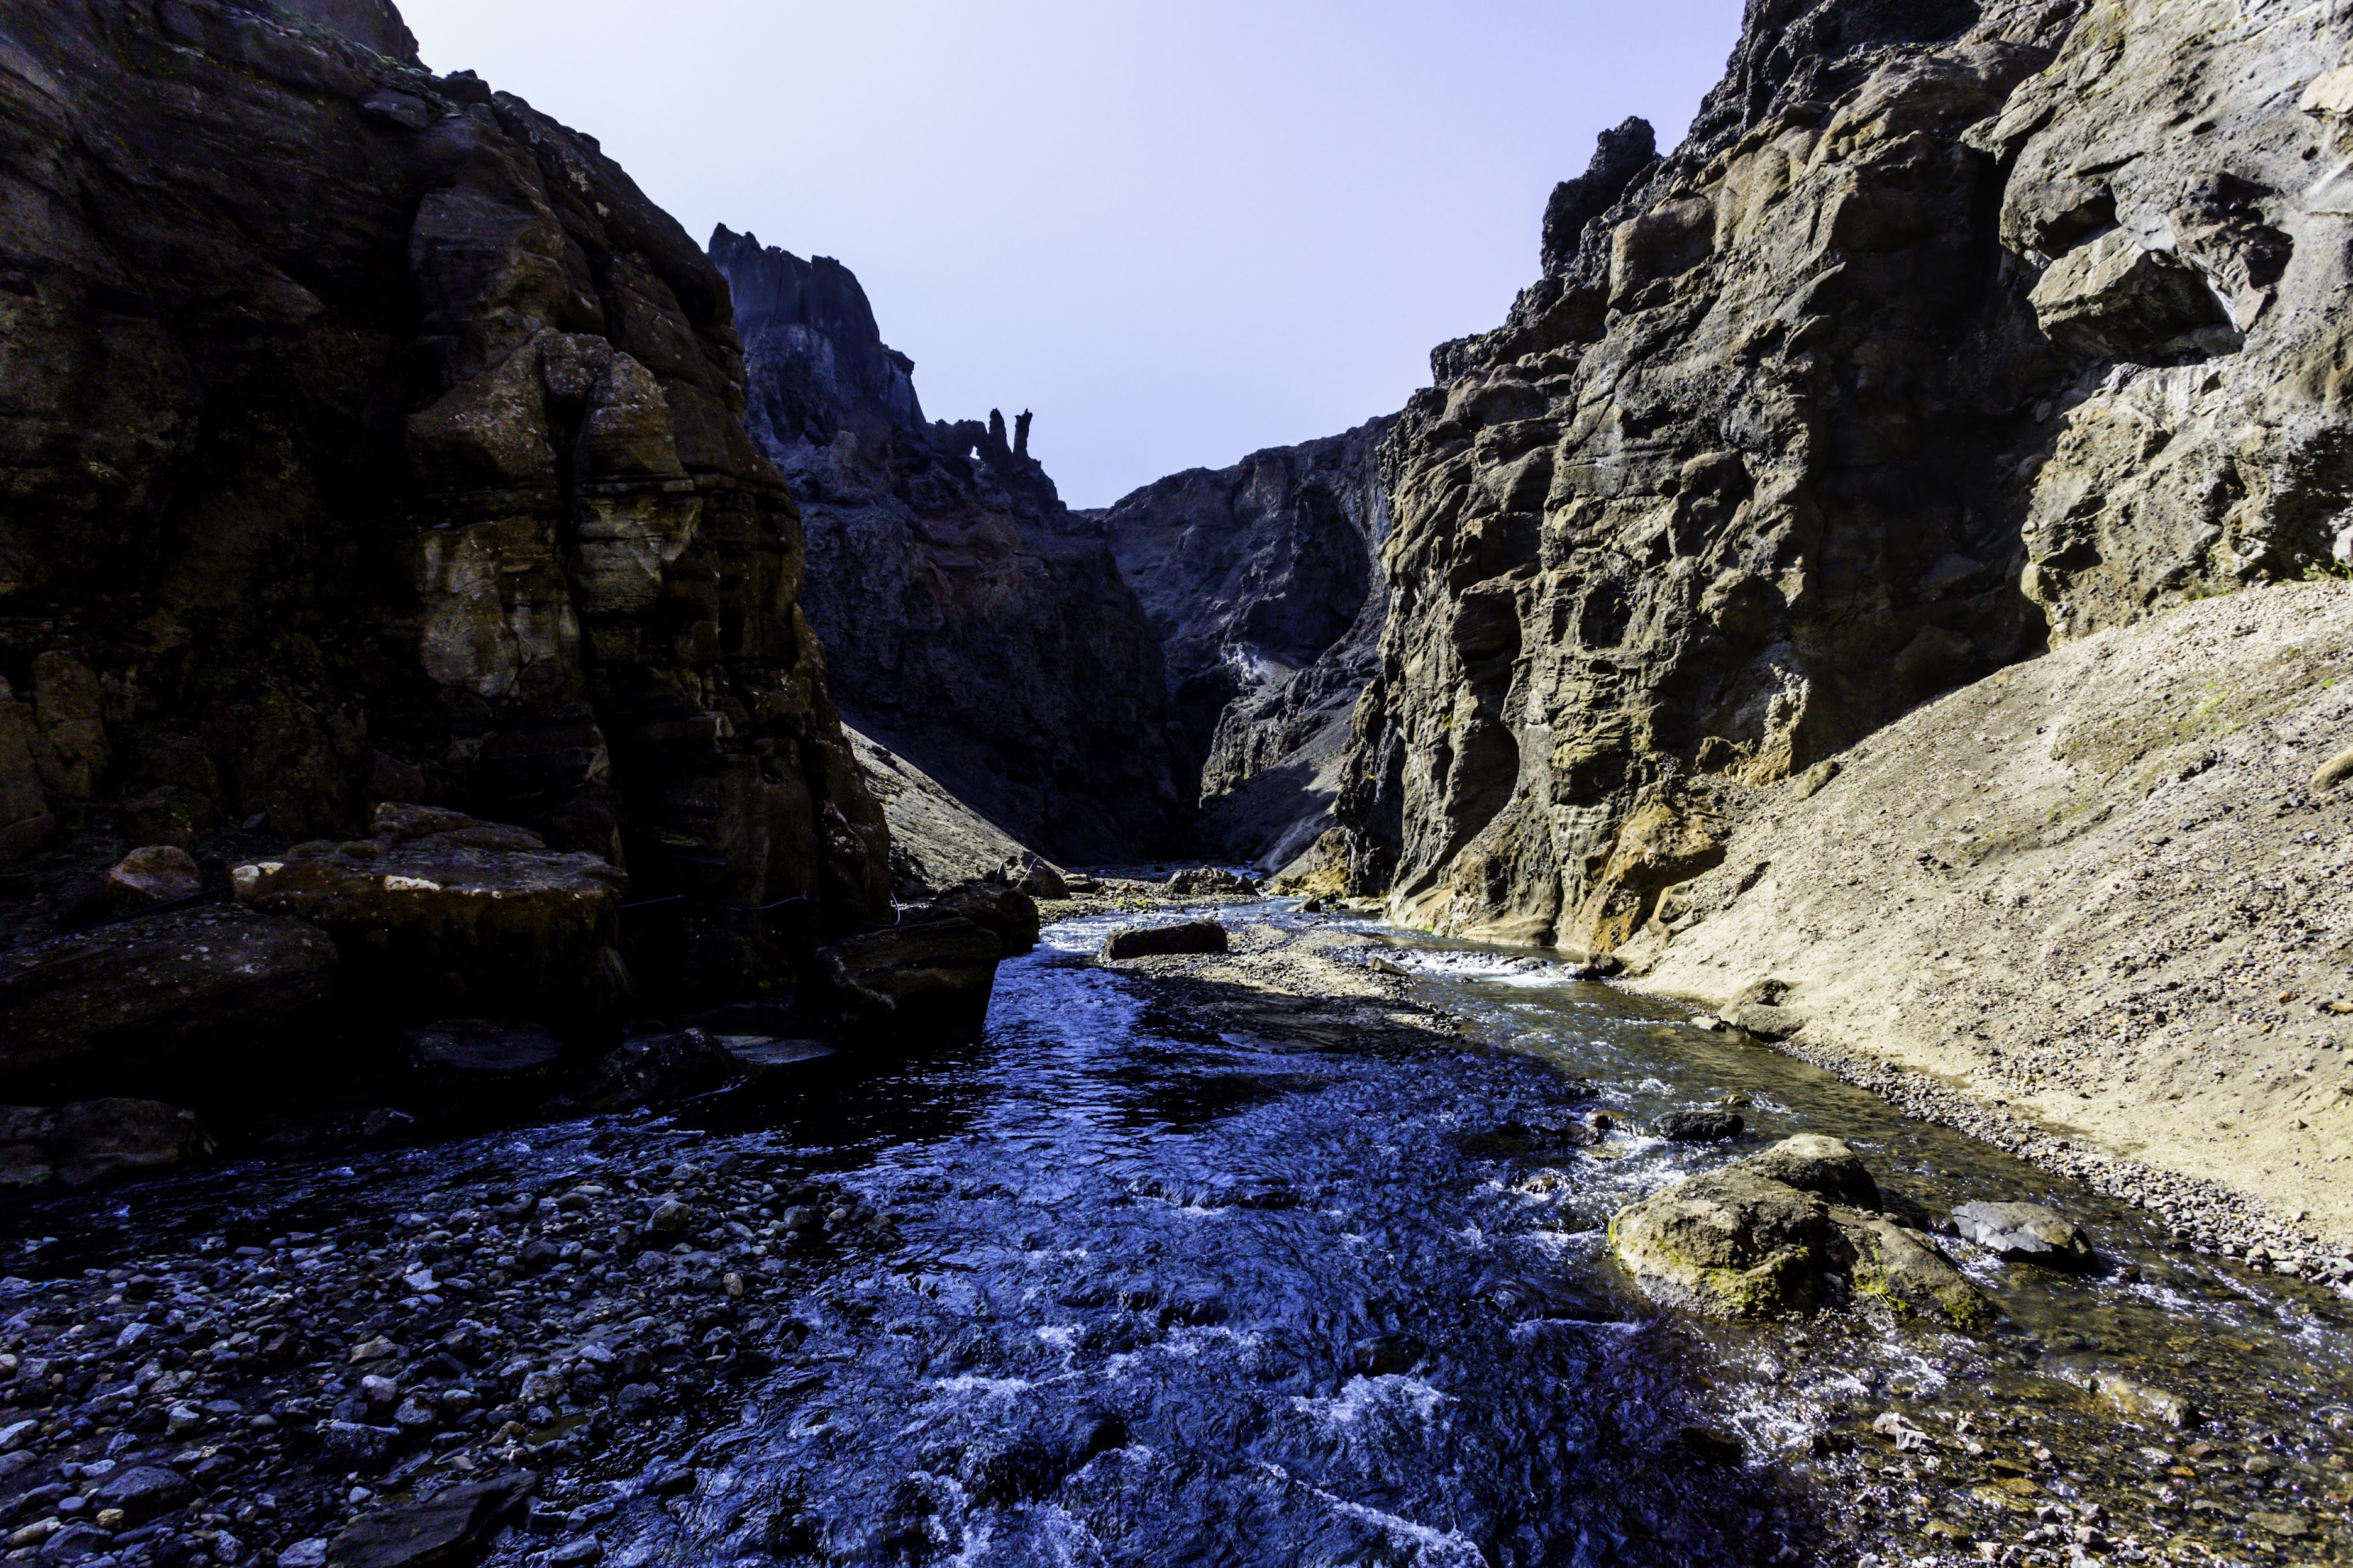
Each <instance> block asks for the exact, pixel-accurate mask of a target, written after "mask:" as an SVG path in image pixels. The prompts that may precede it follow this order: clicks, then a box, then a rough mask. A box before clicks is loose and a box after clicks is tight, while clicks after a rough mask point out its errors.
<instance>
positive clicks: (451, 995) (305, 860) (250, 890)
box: [230, 805, 630, 1019]
mask: <svg viewBox="0 0 2353 1568" xmlns="http://www.w3.org/2000/svg"><path fill="white" fill-rule="evenodd" d="M375 827H376V835H375V837H374V838H371V839H365V840H357V841H353V842H349V843H343V844H336V843H332V842H325V841H322V842H316V843H311V844H302V845H297V846H296V847H294V848H292V849H290V850H288V851H287V852H286V857H285V858H284V859H282V860H275V859H273V860H262V861H258V862H255V863H253V864H250V865H245V866H239V867H237V868H235V869H234V870H233V871H232V872H231V873H230V877H231V881H232V883H233V885H234V887H235V889H236V891H237V899H238V901H240V902H241V903H244V904H246V905H248V906H249V907H251V908H253V909H256V910H264V911H267V912H269V913H272V914H284V915H295V916H299V917H300V918H301V919H302V920H305V921H310V922H311V924H313V925H316V926H318V927H319V928H321V929H322V930H323V931H327V932H328V933H329V934H330V935H332V937H333V938H334V939H335V944H336V948H337V950H338V951H339V952H341V953H342V954H343V979H342V984H341V989H342V991H343V994H344V995H345V996H346V997H347V998H348V999H350V1000H352V1001H353V1002H355V1003H357V1004H359V1005H364V1006H367V1007H369V1008H371V1009H375V1010H377V1011H379V1012H382V1013H385V1014H386V1015H388V1016H395V1017H397V1016H400V1015H402V1014H404V1013H405V1014H407V1015H409V1016H419V1015H422V1016H427V1017H429V1016H433V1015H434V1014H435V1013H442V1012H449V1011H455V1010H458V1009H460V1008H484V1009H491V1010H498V1009H513V1010H516V1011H519V1012H524V1013H533V1014H538V1015H540V1016H552V1017H559V1018H568V1019H594V1018H596V1017H599V1016H603V1015H605V1014H607V1013H609V1012H610V1011H611V1010H612V1009H613V1008H614V1007H615V1006H616V1005H617V1004H618V1003H619V1002H621V1001H622V1000H624V999H625V998H626V997H627V996H628V993H629V990H630V982H629V975H628V969H627V967H626V966H625V965H624V964H623V963H622V961H621V958H620V953H619V951H618V949H617V947H616V945H615V943H616V942H617V940H618V931H617V913H618V910H619V909H620V904H621V893H622V890H623V889H625V888H626V887H628V878H627V877H626V876H624V875H623V874H622V873H621V872H620V871H618V870H617V869H616V868H614V867H612V866H611V865H609V864H607V862H606V861H605V860H604V859H603V858H600V857H598V856H596V855H591V854H586V853H579V852H575V853H573V854H568V855H566V854H557V853H555V852H554V851H552V850H550V849H549V848H548V847H547V846H546V845H545V843H543V841H542V840H541V839H540V838H539V837H538V836H537V835H536V834H533V833H532V832H530V831H528V830H527V829H523V828H519V827H512V826H501V825H499V824H493V823H482V822H476V821H474V820H472V819H471V818H470V817H466V816H460V815H459V814H457V813H455V812H448V811H434V810H431V809H428V808H420V807H416V806H405V805H385V806H383V807H380V808H379V809H378V810H377V813H376V821H375Z"/></svg>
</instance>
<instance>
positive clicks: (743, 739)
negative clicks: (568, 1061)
mask: <svg viewBox="0 0 2353 1568" xmlns="http://www.w3.org/2000/svg"><path fill="white" fill-rule="evenodd" d="M0 139H5V157H0V289H5V294H0V299H5V306H0V353H5V363H6V364H7V367H8V368H7V371H6V374H5V377H0V679H5V688H0V855H6V856H9V857H13V858H21V857H23V856H25V855H27V854H30V853H33V852H35V851H37V850H38V849H39V848H40V847H41V846H42V845H43V844H44V843H49V842H54V841H55V840H56V839H57V838H58V837H59V836H74V835H98V836H104V835H108V834H113V835H117V836H119V837H120V838H121V839H127V840H129V841H131V842H153V841H155V840H157V839H166V840H170V841H174V842H183V843H185V842H191V841H204V840H205V839H206V836H207V835H209V834H213V833H216V832H217V831H219V830H221V829H223V828H224V827H230V826H237V825H249V826H251V827H252V828H253V829H254V830H255V831H256V832H267V833H268V834H270V835H272V836H275V837H279V838H280V839H290V838H305V837H313V838H315V837H327V836H329V835H339V836H340V835H347V834H349V833H351V832H353V830H355V829H357V828H358V827H359V826H360V825H362V824H363V823H364V822H365V821H366V820H367V818H368V815H369V812H370V809H371V808H372V807H373V806H374V805H375V804H376V803H378V802H380V801H385V800H395V801H417V800H423V801H444V802H448V803H451V804H455V805H462V806H464V807H466V808H467V809H469V810H471V811H474V812H476V813H478V814H480V815H483V816H493V817H497V818H499V819H501V820H505V821H512V822H522V823H527V824H530V825H532V826H534V827H536V828H537V829H539V830H540V831H541V832H543V834H545V835H546V837H548V838H549V840H550V841H551V842H553V843H554V844H555V845H556V846H557V847H560V848H572V849H588V850H594V851H596V852H597V853H599V854H602V855H606V856H608V857H612V858H617V859H620V860H623V861H625V862H626V864H627V867H628V872H629V875H630V879H631V896H632V897H634V898H640V899H642V898H648V897H657V896H660V895H663V894H667V893H672V892H676V893H684V894H689V895H691V900H690V901H689V908H688V909H687V910H681V911H680V912H679V913H678V914H677V917H676V919H675V921H673V923H672V928H671V929H672V930H673V931H674V933H675V940H674V941H673V942H671V943H670V946H669V948H668V949H667V950H666V956H665V959H664V964H663V969H664V974H665V977H666V978H675V979H677V980H679V981H680V982H681V983H682V984H687V985H689V986H694V985H698V984H702V983H703V982H704V981H706V980H707V981H708V982H709V983H710V984H711V985H712V986H715V987H719V988H725V987H726V986H728V985H732V984H737V983H740V981H741V980H742V979H743V978H744V976H745V975H746V974H747V973H753V972H754V971H758V970H760V969H763V968H765V966H767V965H768V964H770V963H772V962H773V961H775V960H776V958H777V956H778V955H779V953H782V952H789V951H791V950H793V949H795V948H797V947H798V946H803V945H806V944H807V942H810V941H812V940H814V939H816V938H817V937H818V935H819V934H820V933H821V932H823V931H828V930H833V929H840V928H843V927H846V926H849V925H850V924H854V923H855V922H857V921H860V920H866V919H873V918H881V919H888V918H889V912H890V906H889V901H888V869H887V846H886V844H885V833H884V828H883V825H882V821H881V815H880V812H879V811H878V809H877V808H876V806H875V805H874V803H873V802H872V801H871V798H870V797H869V796H868V795H867V793H866V791H865V789H864V787H863V785H862V784H860V779H859V775H858V772H857V768H856V765H855V763H854V762H853V761H852V759H851V756H850V753H849V748H848V746H847V744H846V743H845V742H844V741H843V738H842V734H841V731H840V728H839V722H838V721H837V720H836V718H835V715H834V711H833V708H832V705H831V702H830V700H829V699H828V693H827V685H826V670H825V658H824V655H823V652H822V650H821V649H820V647H819V646H818V640H817V638H816V637H815V635H814V634H813V633H812V632H811V631H810V629H809V627H808V626H807V623H806V622H805V621H804V620H803V619H802V617H801V616H800V614H799V613H798V611H797V609H796V601H797V597H798V595H799V593H800V590H801V581H802V567H803V562H802V547H801V537H800V524H799V520H798V518H797V515H796V513H795V511H794V508H793V502H792V500H791V498H790V497H789V496H788V495H787V493H786V489H785V485H784V482H783V480H782V479H781V477H780V476H779V475H778V474H777V473H776V469H775V468H774V467H773V466H772V465H770V464H769V463H768V462H767V460H766V459H765V458H763V457H762V456H761V455H760V453H759V452H758V450H757V449H756V448H755V447H754V445H753V443H752V441H751V440H750V438H749V437H748V436H747V434H746V432H745V430H744V421H743V414H742V411H743V407H744V372H743V359H742V351H741V348H740V345H739V343H738V341H737V338H736V335H735V331H734V327H733V321H732V316H731V311H730V306H729V300H728V292H727V286H726V283H725V280H724V279H723V278H722V277H721V276H720V275H719V273H718V271H717V270H716V269H715V268H713V267H712V265H711V263H710V261H709V260H708V258H705V257H704V255H703V254H702V251H701V250H700V249H699V248H698V247H696V246H695V245H694V243H693V242H692V241H691V239H689V238H688V237H687V236H686V235H685V234H684V233H683V232H681V230H680V229H679V227H678V226H677V225H676V224H675V223H673V222H672V221H671V220H670V218H669V217H668V216H666V215H664V214H663V213H662V212H660V211H659V209H658V208H656V207H655V206H653V205H652V204H650V203H649V202H648V201H647V200H646V198H645V197H644V195H642V194H641V193H640V192H639V191H638V189H637V187H636V186H635V185H634V184H632V183H631V182H630V181H629V179H628V175H626V174H623V173H622V171H621V170H620V169H619V168H617V166H615V165H614V164H613V163H611V162H610V161H609V160H607V158H605V157H604V156H603V155H602V154H601V153H599V152H598V150H597V146H596V142H595V140H594V139H593V138H590V137H587V136H585V135H581V134H579V133H577V132H572V131H568V130H566V129H565V128H564V127H563V126H560V125H558V124H556V123H555V122H554V121H551V120H548V119H547V118H546V117H544V116H543V115H540V114H538V113H535V112H534V111H533V110H532V109H531V108H530V107H529V106H528V105H526V104H524V103H523V102H522V100H518V99H515V98H513V97H511V96H508V95H505V94H494V93H493V92H492V91H491V89H489V88H488V87H487V86H486V85H484V84H483V83H481V82H480V81H479V80H476V79H473V78H472V77H471V76H470V75H460V76H457V77H451V78H445V79H437V78H435V77H433V76H430V75H428V74H427V73H426V72H425V71H424V70H423V69H422V68H419V67H418V65H417V62H416V56H415V49H414V45H413V43H412V42H411V41H410V40H409V38H408V35H407V33H406V28H405V27H403V26H401V25H400V21H399V18H398V16H397V15H396V13H395V12H394V11H393V10H392V9H391V7H390V6H389V5H385V4H381V3H379V0H303V3H302V4H300V5H274V4H270V3H269V0H164V3H163V4H160V5H157V4H147V3H143V0H142V3H135V4H134V3H132V0H55V3H43V4H39V5H9V6H6V7H5V9H0ZM796 899H797V900H804V901H801V902H797V903H793V904H789V905H786V906H785V907H784V908H782V909H780V910H772V911H771V912H770V913H769V914H768V915H766V916H744V915H742V914H741V913H740V911H741V910H748V909H754V908H758V907H761V906H771V905H777V904H779V903H780V902H781V901H782V900H796ZM731 907H732V910H731Z"/></svg>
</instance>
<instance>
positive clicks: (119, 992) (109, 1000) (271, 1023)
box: [0, 909, 338, 1099]
mask: <svg viewBox="0 0 2353 1568" xmlns="http://www.w3.org/2000/svg"><path fill="white" fill-rule="evenodd" d="M337 967H338V958H337V953H336V948H335V944H334V943H333V942H331V941H329V940H328V938H327V937H326V935H325V934H324V933H323V932H322V931H319V930H318V928H317V927H315V926H311V925H309V924H306V923H305V922H303V921H299V920H294V919H290V918H288V917H286V916H284V915H277V914H264V913H259V912H255V911H252V910H236V909H222V910H194V911H190V912H188V913H185V914H178V915H170V916H159V917H156V918H154V919H152V920H142V921H127V922H125V923H122V924H120V925H111V926H104V927H100V928H99V929H97V930H94V931H79V932H77V933H75V934H73V935H70V936H64V937H58V938H57V939H55V940H53V941H49V942H37V943H35V944H33V945H31V946H29V947H22V948H16V949H13V950H11V951H9V952H5V953H0V1017H4V1018H5V1019H6V1020H7V1024H8V1026H7V1028H6V1030H5V1032H0V1081H5V1082H6V1083H7V1084H8V1085H10V1086H11V1087H12V1088H13V1089H16V1091H17V1092H20V1093H22V1092H26V1091H27V1090H30V1091H33V1092H34V1093H35V1095H36V1097H37V1098H41V1099H49V1098H52V1097H53V1096H56V1095H58V1093H59V1092H60V1091H62V1093H63V1094H66V1095H70V1094H71V1093H72V1092H74V1090H76V1089H123V1088H126V1087H131V1086H133V1085H136V1084H138V1083H140V1082H142V1080H145V1079H151V1078H153V1077H156V1076H158V1075H160V1074H163V1073H165V1072H171V1071H180V1070H187V1069H199V1068H205V1067H206V1066H208V1065H213V1064H225V1063H229V1062H233V1061H238V1060H243V1059H245V1058H248V1057H249V1056H250V1055H251V1054H252V1053H253V1051H254V1049H255V1047H258V1046H259V1045H261V1044H263V1043H265V1042H266V1041H267V1040H268V1039H269V1037H270V1036H271V1035H272V1034H273V1033H274V1032H276V1031H277V1030H279V1029H280V1028H281V1027H282V1026H285V1025H287V1024H289V1023H290V1022H292V1021H294V1020H295V1019H297V1018H299V1017H300V1016H302V1015H303V1014H304V1013H306V1012H307V1011H309V1010H310V1009H311V1008H312V1007H314V1006H316V1005H318V1004H320V1003H321V1002H322V1001H323V1000H325V998H326V996H327V994H328V993H329V992H330V991H331V990H332V988H333V985H334V983H335V975H336V971H337Z"/></svg>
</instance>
